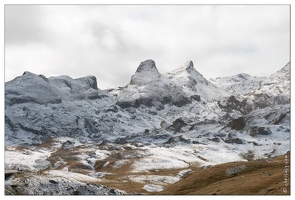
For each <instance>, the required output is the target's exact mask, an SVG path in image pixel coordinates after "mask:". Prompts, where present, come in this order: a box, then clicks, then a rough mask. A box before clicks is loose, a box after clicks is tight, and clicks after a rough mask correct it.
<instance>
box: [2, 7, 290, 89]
mask: <svg viewBox="0 0 295 200" xmlns="http://www.w3.org/2000/svg"><path fill="white" fill-rule="evenodd" d="M24 8H26V9H24ZM289 16H290V12H289V7H288V6H287V5H285V6H267V5H266V6H263V5H261V6H254V5H252V6H250V5H249V6H247V5H246V6H234V5H231V6H227V5H216V6H206V5H95V6H92V5H87V6H85V5H81V6H80V5H75V6H70V5H64V6H58V5H52V6H46V5H43V6H41V7H34V6H28V7H26V6H25V7H14V6H11V7H5V36H6V37H5V45H6V49H9V51H7V52H6V53H7V54H6V55H5V56H6V63H5V68H6V71H7V72H9V73H7V78H8V79H12V78H14V77H15V76H16V75H20V74H22V72H23V71H25V70H27V71H30V70H31V71H32V72H35V73H43V74H44V75H47V76H48V75H61V74H67V75H70V76H72V77H74V78H75V77H81V76H86V75H95V76H96V77H97V79H98V87H102V88H104V87H115V86H122V85H125V84H127V83H128V82H129V81H130V77H131V76H132V74H133V73H134V72H135V70H136V68H137V67H138V65H139V63H140V62H141V61H143V60H145V59H153V60H155V62H156V65H157V67H158V69H159V71H160V72H161V73H165V72H168V71H170V70H173V69H174V68H176V67H178V66H180V65H182V64H183V63H184V62H186V61H187V60H193V62H194V65H195V67H196V69H197V70H198V71H199V72H200V73H202V74H203V75H204V76H205V77H206V78H214V77H217V76H229V75H234V74H233V73H240V72H241V71H243V72H245V73H248V74H251V75H256V76H258V75H259V76H260V75H263V76H264V75H269V74H266V73H272V72H275V71H277V70H279V69H280V68H281V67H283V66H284V64H286V63H287V62H288V61H289V60H290V58H289V52H290V48H289V44H290V37H289V36H290V26H289V22H290V20H289ZM19 18H21V19H19ZM20 33H23V34H20ZM33 43H39V44H40V45H39V46H38V45H35V46H34V45H32V44H33ZM38 48H41V49H39V50H38ZM31 55H33V56H34V57H36V58H39V57H40V58H42V59H43V60H42V59H28V57H30V56H31ZM15 58H16V59H15ZM20 66H21V67H20ZM30 66H34V67H30ZM36 66H38V67H36ZM237 66H238V67H237ZM265 66H267V67H268V70H265ZM35 70H38V72H36V71H35ZM8 75H9V77H8Z"/></svg>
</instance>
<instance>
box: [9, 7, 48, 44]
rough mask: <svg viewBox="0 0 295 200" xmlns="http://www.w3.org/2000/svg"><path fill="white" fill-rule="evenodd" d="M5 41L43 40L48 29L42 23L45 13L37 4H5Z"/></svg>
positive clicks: (17, 42) (12, 42)
mask: <svg viewBox="0 0 295 200" xmlns="http://www.w3.org/2000/svg"><path fill="white" fill-rule="evenodd" d="M4 12H5V17H4V19H5V22H4V23H5V43H6V44H7V45H10V44H21V43H28V42H36V41H39V42H42V41H43V40H44V38H45V37H47V31H50V30H46V29H45V27H44V26H43V25H42V17H43V13H42V11H41V9H40V7H39V6H37V5H5V11H4Z"/></svg>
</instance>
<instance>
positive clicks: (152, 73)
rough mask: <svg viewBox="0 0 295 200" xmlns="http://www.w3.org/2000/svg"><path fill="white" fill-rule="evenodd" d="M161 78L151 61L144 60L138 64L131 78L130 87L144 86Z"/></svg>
mask: <svg viewBox="0 0 295 200" xmlns="http://www.w3.org/2000/svg"><path fill="white" fill-rule="evenodd" d="M160 77H161V74H160V73H159V71H158V69H157V67H156V63H155V61H153V60H146V61H143V62H141V63H140V65H139V66H138V68H137V70H136V72H135V74H134V75H133V76H132V77H131V81H130V85H138V86H142V85H146V84H147V83H150V82H152V81H155V80H157V79H159V78H160Z"/></svg>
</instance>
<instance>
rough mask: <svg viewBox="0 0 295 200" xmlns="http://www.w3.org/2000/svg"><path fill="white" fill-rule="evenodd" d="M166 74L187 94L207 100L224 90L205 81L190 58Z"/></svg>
mask: <svg viewBox="0 0 295 200" xmlns="http://www.w3.org/2000/svg"><path fill="white" fill-rule="evenodd" d="M166 76H167V77H168V78H169V79H170V80H171V81H173V82H174V83H176V84H177V85H180V86H182V90H183V91H184V92H185V93H186V94H187V95H199V96H200V97H201V99H207V100H212V99H217V98H220V96H223V95H225V93H224V91H222V90H220V89H219V88H217V87H216V86H215V85H213V84H211V83H210V82H209V81H207V80H206V79H205V78H204V77H203V75H202V74H200V73H199V72H198V71H197V70H196V69H195V68H194V64H193V62H192V61H191V60H189V61H187V62H186V63H184V65H182V66H180V67H178V68H176V69H175V70H173V71H172V72H170V73H167V74H166Z"/></svg>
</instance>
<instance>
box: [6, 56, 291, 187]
mask: <svg viewBox="0 0 295 200" xmlns="http://www.w3.org/2000/svg"><path fill="white" fill-rule="evenodd" d="M289 139H290V63H288V64H287V65H286V66H285V67H283V68H282V69H281V70H280V71H278V72H276V73H274V74H273V75H271V76H269V77H265V78H264V77H252V76H250V75H247V74H238V75H236V76H232V77H224V78H217V79H211V80H210V81H208V80H206V79H205V78H204V77H203V76H202V75H201V74H200V73H199V72H198V71H197V70H196V69H195V68H194V66H193V62H192V61H188V62H186V63H185V64H184V65H183V66H180V67H179V68H177V69H175V70H173V71H171V72H169V73H166V74H161V73H160V72H159V71H158V69H157V67H156V64H155V62H154V61H153V60H146V61H144V62H141V63H140V65H139V66H138V68H137V70H136V72H135V74H134V75H133V76H131V80H130V82H129V83H128V84H127V85H126V86H124V87H119V88H115V89H111V90H100V89H99V88H98V87H97V83H96V78H95V77H94V76H87V77H83V78H78V79H72V78H70V77H68V76H58V77H48V78H46V77H45V76H43V75H36V74H33V73H30V72H25V73H24V74H23V75H22V76H19V77H16V78H15V79H14V80H12V81H9V82H7V83H5V145H6V160H5V166H6V168H8V169H18V168H19V167H21V168H23V169H27V170H30V171H39V170H44V169H48V168H50V169H54V170H65V171H68V172H75V173H76V172H78V173H79V170H82V169H83V170H82V171H83V174H84V175H85V174H88V175H89V176H93V174H96V175H97V174H104V175H106V174H108V173H117V170H119V169H120V168H124V169H128V170H129V172H130V173H136V172H139V171H140V172H144V171H149V172H150V171H151V170H157V169H170V168H181V169H183V168H187V170H189V167H190V166H192V165H196V163H197V165H198V166H207V165H212V164H218V163H224V162H230V161H235V160H247V159H256V158H267V157H272V156H276V155H281V154H284V153H286V152H287V151H289V150H290V144H289ZM15 146H21V149H26V151H23V150H18V149H17V148H15ZM69 151H70V152H71V153H69ZM28 152H29V154H30V155H36V158H35V160H34V159H33V158H32V156H28V157H25V156H24V154H27V153H28ZM37 155H38V156H37ZM29 157H30V159H31V162H30V163H27V162H24V163H23V160H26V159H29ZM20 158H22V159H20ZM73 163H75V164H73ZM147 163H148V165H147ZM74 166H79V167H78V169H77V167H74ZM81 173H82V172H81ZM118 173H119V172H118ZM96 175H95V176H96ZM134 176H136V175H134ZM121 178H122V179H124V178H126V177H121ZM166 178H167V177H166ZM98 179H99V178H98ZM129 179H130V177H129V178H128V180H129ZM131 179H132V180H135V179H136V178H135V177H133V176H132V178H131ZM170 179H173V180H174V179H175V177H174V178H173V177H170ZM170 179H169V180H170ZM175 180H176V179H175ZM177 180H179V178H178V179H177ZM172 182H173V181H172ZM7 184H9V183H7ZM71 184H73V183H71ZM75 184H76V183H75ZM165 184H166V183H164V182H163V183H162V185H158V186H151V185H145V188H148V189H147V190H148V191H149V190H151V188H157V190H159V188H162V187H164V186H165ZM159 191H160V190H159Z"/></svg>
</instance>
